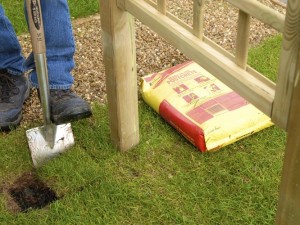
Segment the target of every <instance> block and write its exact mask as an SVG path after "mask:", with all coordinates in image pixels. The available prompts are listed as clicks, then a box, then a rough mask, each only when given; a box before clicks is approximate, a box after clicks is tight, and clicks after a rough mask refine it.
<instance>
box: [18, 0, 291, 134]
mask: <svg viewBox="0 0 300 225" xmlns="http://www.w3.org/2000/svg"><path fill="white" fill-rule="evenodd" d="M259 1H260V2H261V3H263V4H265V5H267V6H269V7H271V8H273V9H275V10H277V11H278V12H281V13H283V14H285V8H284V7H282V6H280V5H278V4H274V1H271V0H259ZM168 2H169V5H168V10H169V11H170V12H171V13H173V14H174V15H176V16H177V17H179V18H180V19H181V20H183V21H184V22H185V23H187V24H189V25H192V13H191V12H192V8H193V1H192V0H176V1H168ZM237 18H238V9H237V8H234V7H233V6H231V5H230V4H229V3H227V2H226V1H223V0H206V11H205V17H204V35H205V36H207V37H208V38H210V39H211V40H213V41H214V42H216V43H217V44H219V45H221V46H222V47H223V48H225V49H226V50H228V51H230V52H234V50H235V40H236V27H237ZM100 19H101V18H100V15H99V14H96V15H93V16H90V17H87V18H82V19H77V20H73V31H74V35H75V41H76V53H75V62H76V68H75V69H74V71H73V76H74V78H75V83H74V85H73V89H74V90H75V91H76V93H77V94H78V95H79V96H81V97H82V98H84V99H86V100H87V101H88V102H89V103H91V104H92V105H93V104H94V103H100V104H105V103H106V85H105V72H104V65H103V59H102V43H101V23H100ZM135 23H136V47H137V49H136V54H137V74H138V81H137V82H139V83H140V78H141V77H142V76H145V75H147V74H149V73H154V72H158V71H161V70H163V69H166V68H169V67H172V66H174V65H176V64H180V63H183V62H185V61H187V60H189V59H188V58H187V57H186V56H185V55H184V54H183V53H181V52H180V51H179V50H178V49H176V48H174V47H173V46H171V45H170V44H168V43H167V42H166V41H165V40H164V39H163V38H161V37H160V36H159V35H157V34H156V33H154V32H153V31H151V30H150V29H149V28H148V27H147V26H145V25H143V24H142V23H141V22H140V21H138V20H135ZM276 33H277V32H276V31H275V30H274V29H272V28H270V27H268V26H267V25H264V24H263V23H261V22H260V21H258V20H256V19H251V26H250V46H255V45H257V44H258V43H260V42H261V41H263V40H264V39H266V38H267V37H270V36H272V35H274V34H276ZM19 40H20V43H21V46H22V47H23V54H24V56H25V57H26V56H28V54H29V53H30V51H31V43H30V36H29V34H23V35H20V36H19ZM32 122H37V123H40V122H42V110H41V107H40V103H39V100H38V97H37V94H36V91H35V90H32V92H31V95H30V98H29V99H28V100H27V101H26V103H25V105H24V110H23V120H22V122H21V126H23V127H25V128H26V127H28V124H31V123H32Z"/></svg>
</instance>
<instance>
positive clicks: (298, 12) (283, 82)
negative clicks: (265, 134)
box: [272, 0, 300, 130]
mask: <svg viewBox="0 0 300 225" xmlns="http://www.w3.org/2000/svg"><path fill="white" fill-rule="evenodd" d="M299 47H300V1H298V0H289V1H288V5H287V12H286V18H285V25H284V32H283V41H282V48H281V55H280V63H279V71H278V79H277V85H276V94H275V100H274V105H273V110H272V120H273V121H274V123H275V124H277V125H278V126H279V127H281V128H283V129H285V130H286V129H287V124H288V123H287V121H288V116H289V110H290V105H291V97H292V92H293V89H294V81H295V77H296V75H297V73H298V72H299V70H298V68H297V64H298V62H299Z"/></svg>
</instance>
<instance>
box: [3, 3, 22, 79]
mask: <svg viewBox="0 0 300 225" xmlns="http://www.w3.org/2000/svg"><path fill="white" fill-rule="evenodd" d="M23 62H24V58H23V56H22V54H21V46H20V44H19V41H18V39H17V36H16V34H15V31H14V29H13V27H12V25H11V23H10V21H9V20H8V18H7V17H6V15H5V13H4V9H3V7H2V5H1V3H0V70H7V71H8V72H9V73H10V74H13V75H21V74H23V72H24V68H23Z"/></svg>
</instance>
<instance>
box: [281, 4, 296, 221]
mask: <svg viewBox="0 0 300 225" xmlns="http://www.w3.org/2000/svg"><path fill="white" fill-rule="evenodd" d="M289 1H290V0H289ZM299 72H300V70H299V64H298V73H299ZM298 76H299V74H298ZM298 79H299V77H298V78H297V81H296V87H295V89H294V93H293V97H292V106H291V113H290V117H289V122H288V138H287V145H286V152H285V159H284V165H283V173H282V180H281V187H280V196H279V205H278V211H277V220H276V224H277V225H299V223H300V174H299V172H300V138H299V134H300V84H299V80H298Z"/></svg>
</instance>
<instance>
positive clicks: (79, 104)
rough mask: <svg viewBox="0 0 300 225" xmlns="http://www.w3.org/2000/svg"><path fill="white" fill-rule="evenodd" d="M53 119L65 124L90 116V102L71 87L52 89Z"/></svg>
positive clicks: (51, 106)
mask: <svg viewBox="0 0 300 225" xmlns="http://www.w3.org/2000/svg"><path fill="white" fill-rule="evenodd" d="M50 108H51V120H52V121H53V122H54V123H55V124H57V125H58V124H63V123H68V122H72V121H75V120H79V119H83V118H87V117H90V116H91V115H92V111H91V108H90V106H89V104H88V103H87V102H86V101H85V100H83V99H82V98H80V97H79V96H78V95H76V94H75V93H74V92H72V91H71V90H69V89H66V90H62V89H57V90H56V89H51V90H50Z"/></svg>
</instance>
